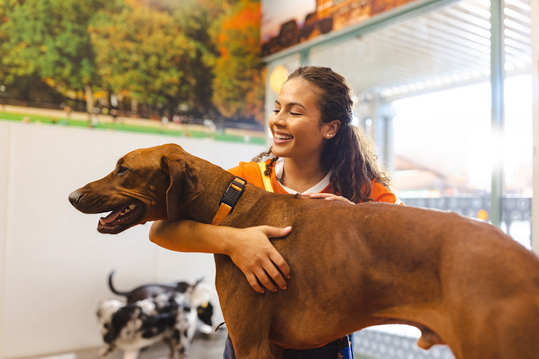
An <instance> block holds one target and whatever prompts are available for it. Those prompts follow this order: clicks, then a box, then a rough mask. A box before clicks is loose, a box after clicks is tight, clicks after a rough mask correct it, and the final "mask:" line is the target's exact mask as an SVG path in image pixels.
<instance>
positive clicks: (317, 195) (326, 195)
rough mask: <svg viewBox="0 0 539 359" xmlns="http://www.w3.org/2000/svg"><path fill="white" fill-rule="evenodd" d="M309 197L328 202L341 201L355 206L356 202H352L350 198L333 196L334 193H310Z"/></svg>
mask: <svg viewBox="0 0 539 359" xmlns="http://www.w3.org/2000/svg"><path fill="white" fill-rule="evenodd" d="M308 196H309V197H310V198H315V199H324V200H326V201H339V202H344V203H348V204H355V203H354V202H352V201H350V200H349V199H348V198H345V197H342V196H337V195H336V194H333V193H310V194H308Z"/></svg>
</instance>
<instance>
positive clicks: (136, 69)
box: [0, 0, 264, 120]
mask: <svg viewBox="0 0 539 359" xmlns="http://www.w3.org/2000/svg"><path fill="white" fill-rule="evenodd" d="M259 27H260V2H259V1H256V0H182V1H175V0H26V1H18V0H3V1H2V2H0V40H1V42H0V86H2V87H1V88H2V89H4V92H3V93H2V94H0V101H2V100H5V99H13V100H24V101H27V103H28V106H32V104H33V103H36V102H40V101H42V102H50V103H51V105H55V106H59V105H60V103H69V104H70V106H71V107H73V108H76V109H78V110H80V111H87V112H89V113H90V112H92V111H94V106H99V107H100V108H103V107H104V108H107V109H108V110H110V109H111V108H112V107H114V106H117V108H118V109H119V110H123V111H124V112H126V113H130V114H132V115H133V116H137V117H145V115H146V116H148V117H152V116H154V117H156V118H161V116H167V117H169V118H170V119H172V117H173V116H174V115H177V114H179V115H188V116H193V117H196V118H212V119H223V118H226V119H232V120H240V119H241V120H255V119H258V120H261V119H262V116H263V111H262V108H263V88H264V86H263V74H262V71H263V69H262V63H261V59H260V45H259ZM37 89H42V90H41V91H39V93H38V91H37ZM52 94H54V96H52ZM112 97H114V98H115V99H117V103H118V104H117V105H115V104H111V98H112ZM112 102H116V101H112ZM152 114H153V115H152Z"/></svg>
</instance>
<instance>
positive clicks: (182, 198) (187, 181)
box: [69, 144, 203, 234]
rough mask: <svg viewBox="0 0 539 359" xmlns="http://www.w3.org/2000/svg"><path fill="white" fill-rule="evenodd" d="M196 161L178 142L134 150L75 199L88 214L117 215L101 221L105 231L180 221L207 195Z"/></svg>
mask: <svg viewBox="0 0 539 359" xmlns="http://www.w3.org/2000/svg"><path fill="white" fill-rule="evenodd" d="M193 159H194V157H193V156H191V155H189V154H188V153H187V152H185V151H184V150H183V149H182V148H181V147H180V146H178V145H174V144H168V145H162V146H157V147H151V148H145V149H138V150H135V151H132V152H130V153H128V154H126V155H125V156H123V157H122V158H121V159H120V160H119V161H118V162H117V164H116V168H115V169H114V171H112V172H111V173H110V174H108V175H107V176H106V177H104V178H102V179H100V180H98V181H95V182H91V183H88V184H87V185H86V186H84V187H82V188H80V189H78V190H75V191H73V192H72V193H71V194H70V195H69V201H70V202H71V204H72V205H73V206H74V207H75V208H76V209H78V210H79V211H81V212H83V213H103V212H111V213H110V214H109V215H107V216H106V217H103V218H101V219H100V220H99V223H98V226H97V230H98V231H99V232H101V233H112V234H115V233H119V232H122V231H124V230H126V229H128V228H130V227H133V226H135V225H137V224H141V223H145V222H147V221H154V220H160V219H161V220H170V221H174V220H178V219H180V218H182V217H183V210H184V209H185V207H186V206H187V205H188V204H189V203H191V202H192V201H193V200H194V199H195V198H197V197H198V196H199V195H200V194H201V193H202V191H203V186H202V184H201V183H200V181H199V175H198V169H197V167H196V164H195V161H194V160H193Z"/></svg>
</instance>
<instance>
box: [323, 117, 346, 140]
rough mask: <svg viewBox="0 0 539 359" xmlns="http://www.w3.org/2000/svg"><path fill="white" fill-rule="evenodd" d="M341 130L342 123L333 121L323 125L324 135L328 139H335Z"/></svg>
mask: <svg viewBox="0 0 539 359" xmlns="http://www.w3.org/2000/svg"><path fill="white" fill-rule="evenodd" d="M339 128H341V121H339V120H333V121H331V122H327V123H324V124H323V125H322V135H323V136H324V137H325V138H327V139H330V138H333V137H335V135H336V134H337V132H338V131H339Z"/></svg>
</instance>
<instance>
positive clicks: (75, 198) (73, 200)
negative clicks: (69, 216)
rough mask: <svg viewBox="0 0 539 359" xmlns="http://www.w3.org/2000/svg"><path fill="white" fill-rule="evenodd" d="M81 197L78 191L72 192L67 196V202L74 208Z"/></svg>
mask: <svg viewBox="0 0 539 359" xmlns="http://www.w3.org/2000/svg"><path fill="white" fill-rule="evenodd" d="M81 197H82V192H80V191H79V190H76V191H73V192H71V193H70V194H69V202H71V204H72V205H73V206H74V205H76V204H77V203H79V200H80V198H81Z"/></svg>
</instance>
